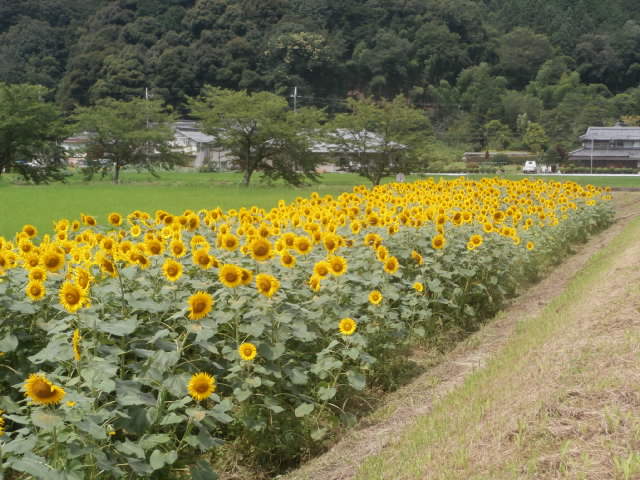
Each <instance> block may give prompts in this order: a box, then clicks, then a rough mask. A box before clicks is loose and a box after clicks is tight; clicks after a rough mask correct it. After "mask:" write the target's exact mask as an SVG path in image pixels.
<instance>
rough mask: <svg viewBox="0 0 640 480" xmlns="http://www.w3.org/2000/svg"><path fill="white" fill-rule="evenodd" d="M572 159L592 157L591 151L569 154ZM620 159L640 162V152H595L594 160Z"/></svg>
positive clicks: (581, 150)
mask: <svg viewBox="0 0 640 480" xmlns="http://www.w3.org/2000/svg"><path fill="white" fill-rule="evenodd" d="M569 156H570V157H586V158H590V157H591V150H590V149H588V148H579V149H578V150H574V151H573V152H569ZM602 157H607V158H620V159H625V158H628V159H629V160H640V150H622V149H617V150H597V149H596V150H593V158H602Z"/></svg>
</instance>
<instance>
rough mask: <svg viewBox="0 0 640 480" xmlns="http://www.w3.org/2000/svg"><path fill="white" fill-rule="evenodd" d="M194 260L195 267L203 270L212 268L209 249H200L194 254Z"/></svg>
mask: <svg viewBox="0 0 640 480" xmlns="http://www.w3.org/2000/svg"><path fill="white" fill-rule="evenodd" d="M191 258H192V260H193V263H194V264H195V265H198V266H199V267H200V268H202V269H205V270H206V269H208V268H211V266H212V262H211V257H210V256H209V252H208V249H206V248H200V249H198V250H196V251H195V252H193V255H192V257H191Z"/></svg>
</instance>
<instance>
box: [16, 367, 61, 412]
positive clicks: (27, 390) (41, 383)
mask: <svg viewBox="0 0 640 480" xmlns="http://www.w3.org/2000/svg"><path fill="white" fill-rule="evenodd" d="M24 394H25V396H26V397H28V398H29V399H30V400H31V401H32V402H33V403H35V404H36V405H54V404H56V403H60V401H61V400H62V399H63V398H64V396H65V391H64V388H62V387H59V386H57V385H54V384H53V383H51V382H50V381H49V380H47V377H45V376H44V375H41V374H39V373H32V374H31V375H29V378H28V379H27V380H26V381H25V382H24Z"/></svg>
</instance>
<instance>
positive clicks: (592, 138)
mask: <svg viewBox="0 0 640 480" xmlns="http://www.w3.org/2000/svg"><path fill="white" fill-rule="evenodd" d="M593 143H594V137H591V175H593Z"/></svg>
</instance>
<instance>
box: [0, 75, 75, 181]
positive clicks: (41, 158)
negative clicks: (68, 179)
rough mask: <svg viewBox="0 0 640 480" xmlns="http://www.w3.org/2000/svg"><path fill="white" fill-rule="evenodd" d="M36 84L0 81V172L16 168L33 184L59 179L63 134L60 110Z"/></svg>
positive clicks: (61, 166)
mask: <svg viewBox="0 0 640 480" xmlns="http://www.w3.org/2000/svg"><path fill="white" fill-rule="evenodd" d="M46 92H47V89H46V88H44V87H42V86H38V85H22V84H20V85H7V84H5V83H1V82H0V175H2V172H3V171H9V170H10V169H13V170H16V171H17V172H18V173H20V174H21V175H22V176H23V177H24V178H26V179H29V180H33V181H34V182H36V183H40V182H46V181H47V180H61V179H62V178H63V174H62V168H63V166H64V162H63V159H64V154H63V151H62V148H61V147H60V146H59V141H60V140H61V139H63V138H64V137H65V136H66V133H67V132H66V129H65V127H64V124H63V120H62V113H61V112H60V110H59V109H58V108H57V107H56V106H55V105H53V104H52V103H48V102H45V101H44V100H43V98H42V97H43V96H44V95H45V94H46Z"/></svg>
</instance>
